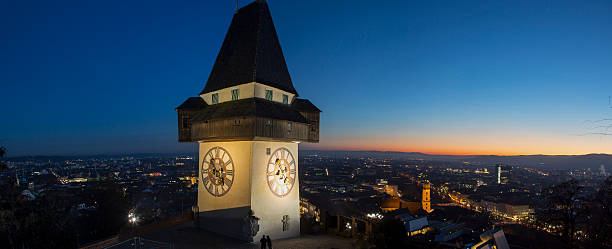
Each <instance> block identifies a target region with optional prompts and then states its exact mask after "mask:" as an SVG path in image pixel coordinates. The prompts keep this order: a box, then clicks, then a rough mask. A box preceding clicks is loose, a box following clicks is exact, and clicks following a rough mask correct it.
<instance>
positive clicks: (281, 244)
mask: <svg viewBox="0 0 612 249" xmlns="http://www.w3.org/2000/svg"><path fill="white" fill-rule="evenodd" d="M354 247H355V246H354V245H353V244H352V240H350V239H346V238H341V237H338V236H333V235H327V234H320V235H301V236H300V237H297V238H290V239H279V240H274V239H273V240H272V248H274V249H285V248H286V249H302V248H303V249H350V248H354ZM110 248H112V249H124V248H125V249H127V248H140V249H144V248H147V249H148V248H159V249H163V248H172V249H196V248H197V249H205V248H206V249H207V248H228V249H259V248H261V247H260V245H259V242H255V243H248V242H244V241H240V240H236V239H233V238H230V237H226V236H223V235H217V234H214V233H212V232H209V231H206V230H203V229H201V228H199V227H196V226H194V225H193V223H192V222H184V223H181V224H177V225H175V226H172V227H168V228H164V229H160V230H156V231H152V232H148V233H145V234H142V235H140V236H139V237H137V238H133V239H130V240H128V241H122V242H121V243H119V244H116V245H115V246H112V247H110Z"/></svg>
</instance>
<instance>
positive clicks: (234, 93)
mask: <svg viewBox="0 0 612 249" xmlns="http://www.w3.org/2000/svg"><path fill="white" fill-rule="evenodd" d="M239 94H240V89H232V100H238V95H239Z"/></svg>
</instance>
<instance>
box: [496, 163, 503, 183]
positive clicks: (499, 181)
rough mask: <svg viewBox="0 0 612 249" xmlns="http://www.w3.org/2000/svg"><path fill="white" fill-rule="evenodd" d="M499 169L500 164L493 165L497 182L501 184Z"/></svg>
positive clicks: (500, 167) (500, 169)
mask: <svg viewBox="0 0 612 249" xmlns="http://www.w3.org/2000/svg"><path fill="white" fill-rule="evenodd" d="M501 171H502V165H501V164H497V165H495V174H496V176H497V184H501Z"/></svg>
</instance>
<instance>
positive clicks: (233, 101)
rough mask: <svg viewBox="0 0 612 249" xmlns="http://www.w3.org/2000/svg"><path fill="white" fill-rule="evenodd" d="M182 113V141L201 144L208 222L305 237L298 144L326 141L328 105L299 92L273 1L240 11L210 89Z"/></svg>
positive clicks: (226, 228)
mask: <svg viewBox="0 0 612 249" xmlns="http://www.w3.org/2000/svg"><path fill="white" fill-rule="evenodd" d="M176 111H177V112H178V138H179V141H180V142H197V143H198V145H199V158H198V162H199V172H198V173H199V177H198V179H199V181H198V201H197V208H195V209H196V210H197V216H198V219H199V221H200V226H201V227H202V228H204V229H207V230H210V231H212V232H215V233H219V234H223V235H226V236H230V237H234V238H239V239H242V240H246V241H257V240H259V239H260V238H261V236H262V235H269V236H270V237H271V238H272V239H280V238H288V237H295V236H299V233H300V211H299V205H300V200H299V199H300V198H299V195H300V186H299V184H300V182H299V177H298V169H299V166H298V143H300V142H310V143H317V142H318V141H319V114H320V112H321V111H320V110H319V109H318V108H317V107H316V106H314V105H313V104H312V103H311V102H310V101H308V100H306V99H303V98H298V93H297V91H296V89H295V88H294V86H293V82H292V81H291V77H290V75H289V71H288V69H287V65H286V63H285V58H284V56H283V51H282V50H281V46H280V43H279V40H278V37H277V34H276V30H275V28H274V23H273V22H272V17H271V15H270V10H269V9H268V5H267V3H266V2H265V1H263V0H258V1H255V2H253V3H251V4H249V5H246V6H244V7H242V8H240V9H239V10H238V11H236V13H235V14H234V17H233V19H232V22H231V24H230V27H229V30H228V31H227V34H226V36H225V40H224V41H223V44H222V46H221V50H220V51H219V54H218V55H217V59H216V61H215V64H214V66H213V68H212V71H211V73H210V76H209V77H208V80H207V82H206V85H205V86H204V90H202V92H201V93H200V95H199V96H198V97H191V98H188V99H187V100H186V101H185V102H184V103H183V104H181V105H180V106H179V107H177V108H176Z"/></svg>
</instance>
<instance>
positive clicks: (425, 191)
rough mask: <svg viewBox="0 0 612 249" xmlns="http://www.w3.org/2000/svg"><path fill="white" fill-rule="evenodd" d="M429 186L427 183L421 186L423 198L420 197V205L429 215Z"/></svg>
mask: <svg viewBox="0 0 612 249" xmlns="http://www.w3.org/2000/svg"><path fill="white" fill-rule="evenodd" d="M430 192H431V191H430V185H429V183H426V184H423V196H422V197H421V203H422V204H423V210H425V211H426V212H428V213H431V211H432V210H431V198H430Z"/></svg>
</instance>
